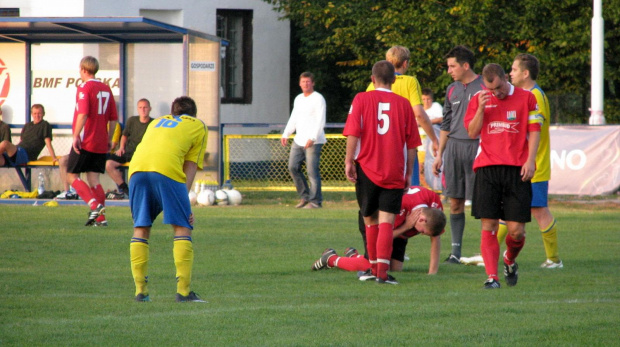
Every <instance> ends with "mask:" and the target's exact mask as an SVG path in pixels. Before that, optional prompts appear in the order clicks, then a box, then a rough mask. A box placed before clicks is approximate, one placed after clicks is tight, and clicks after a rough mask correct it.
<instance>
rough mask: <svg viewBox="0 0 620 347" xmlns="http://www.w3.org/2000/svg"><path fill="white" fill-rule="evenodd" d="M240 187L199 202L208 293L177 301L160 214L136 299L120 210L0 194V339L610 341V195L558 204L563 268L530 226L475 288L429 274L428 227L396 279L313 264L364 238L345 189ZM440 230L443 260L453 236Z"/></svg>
mask: <svg viewBox="0 0 620 347" xmlns="http://www.w3.org/2000/svg"><path fill="white" fill-rule="evenodd" d="M243 194H244V204H243V205H241V206H237V207H233V206H226V207H202V208H195V209H194V213H195V216H196V228H195V230H194V238H193V239H194V241H193V242H194V251H195V262H194V268H193V281H192V289H193V290H195V291H196V292H197V293H199V294H200V295H201V296H202V297H203V298H204V299H206V300H207V301H208V303H206V304H195V303H185V304H177V303H175V302H174V291H175V279H174V276H175V269H174V264H173V259H172V242H173V238H172V231H171V228H170V226H168V225H163V224H162V223H161V218H162V216H160V217H159V218H158V219H157V220H156V221H155V223H154V225H153V230H152V233H151V238H150V240H149V241H150V242H149V244H150V263H149V287H150V294H151V300H152V302H150V303H136V302H134V301H133V294H134V286H133V281H132V278H131V271H130V262H129V241H130V238H131V235H132V222H131V213H130V211H129V208H128V207H109V208H108V212H107V217H108V220H109V222H110V226H109V227H107V228H87V227H84V226H83V223H84V221H85V219H86V213H85V210H86V209H87V208H86V207H84V206H60V207H56V208H47V207H41V206H38V207H34V206H31V205H1V206H0V211H1V212H0V215H1V216H2V223H1V224H0V291H1V293H2V294H1V295H0V312H2V314H0V345H2V346H194V345H207V346H454V345H465V346H472V345H474V346H479V345H485V346H499V345H516V346H575V345H578V346H612V345H617V336H618V332H617V327H618V325H619V324H620V295H619V292H618V252H617V245H618V244H619V242H620V233H618V230H617V220H618V218H617V211H618V203H617V199H616V202H615V204H614V203H611V202H606V201H604V200H601V201H598V200H597V201H592V202H590V203H588V204H585V205H579V204H574V203H570V202H560V203H558V202H554V203H552V205H551V209H552V211H553V213H554V215H555V217H556V218H557V219H558V228H559V229H558V233H559V242H560V245H559V246H560V255H561V257H562V260H563V261H564V264H565V268H564V269H561V270H551V271H550V270H545V269H541V268H539V264H540V263H541V262H542V261H543V260H544V251H543V246H542V241H541V237H540V232H539V231H538V230H537V227H536V226H535V225H532V224H528V226H527V228H528V230H527V232H528V234H527V236H528V239H527V242H526V245H525V248H524V249H523V251H522V252H521V254H520V255H519V259H518V260H519V274H520V279H519V284H518V285H517V286H516V287H514V288H509V287H507V286H504V287H502V288H501V289H499V290H494V291H485V290H482V289H481V286H482V282H483V281H484V279H485V277H486V276H485V274H484V271H483V270H482V268H479V267H466V266H453V265H445V264H441V265H440V268H439V273H438V274H437V275H433V276H429V275H426V271H427V269H428V256H429V244H430V243H429V241H428V238H426V237H423V236H418V237H415V238H413V239H411V241H410V242H409V245H408V248H407V254H408V255H409V257H410V258H411V260H410V261H406V262H405V264H404V271H403V272H401V273H395V274H394V275H395V277H396V278H397V279H398V280H399V282H400V283H401V284H400V285H398V286H387V287H386V286H379V285H376V284H374V283H362V282H360V281H358V280H357V279H356V277H355V274H353V273H348V272H345V271H341V270H337V269H330V270H323V271H318V272H312V271H310V265H311V264H312V262H314V261H315V260H316V259H317V258H318V257H319V256H320V254H321V252H322V251H323V249H324V248H325V247H335V248H336V249H337V251H339V252H342V251H343V250H344V248H345V247H347V246H353V247H357V248H358V249H360V248H362V243H361V238H360V236H359V233H358V231H357V207H356V202H355V197H354V194H353V193H351V192H325V194H324V195H325V202H324V206H325V207H324V208H323V209H320V210H299V209H295V208H293V205H294V204H295V202H296V200H297V199H296V195H295V193H292V192H247V193H246V192H243ZM567 201H571V200H567ZM467 218H468V220H467V223H466V232H465V236H464V240H463V252H464V253H463V254H464V255H466V256H471V255H473V254H475V253H478V252H479V242H480V236H479V235H480V222H479V221H474V220H472V219H471V217H469V216H468V217H467ZM442 239H443V242H442V243H443V245H442V250H443V251H442V255H443V256H444V257H445V256H446V255H447V254H448V252H449V249H450V242H449V240H450V233H449V231H448V232H447V233H445V234H444V235H443V236H442ZM502 282H503V279H502ZM502 284H503V283H502Z"/></svg>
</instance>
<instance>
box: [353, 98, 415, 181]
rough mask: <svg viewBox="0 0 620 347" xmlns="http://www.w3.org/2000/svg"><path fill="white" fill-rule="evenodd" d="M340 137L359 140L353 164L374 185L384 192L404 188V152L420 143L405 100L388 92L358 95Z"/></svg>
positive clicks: (408, 104) (413, 119)
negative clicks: (352, 137)
mask: <svg viewBox="0 0 620 347" xmlns="http://www.w3.org/2000/svg"><path fill="white" fill-rule="evenodd" d="M343 135H344V136H355V137H357V138H358V139H359V142H358V144H357V150H356V155H355V161H356V162H357V163H358V165H360V166H361V168H362V170H363V171H364V174H366V176H367V177H368V178H369V179H370V180H371V181H372V182H373V183H374V184H376V185H378V186H380V187H383V188H387V189H398V188H405V187H406V182H405V164H406V162H405V158H406V153H407V152H406V151H407V149H410V148H416V147H417V146H419V145H421V143H422V142H421V141H420V134H419V133H418V124H417V122H416V120H415V116H414V114H413V109H412V108H411V104H410V103H409V101H408V100H407V99H405V98H403V97H402V96H399V95H396V94H394V93H392V92H391V91H390V90H388V89H378V90H373V91H370V92H362V93H358V94H357V95H356V96H355V98H354V99H353V103H352V105H351V109H350V110H349V116H348V117H347V122H346V124H345V126H344V131H343Z"/></svg>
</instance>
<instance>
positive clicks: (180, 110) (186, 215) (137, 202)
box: [129, 96, 207, 302]
mask: <svg viewBox="0 0 620 347" xmlns="http://www.w3.org/2000/svg"><path fill="white" fill-rule="evenodd" d="M196 113H197V109H196V103H195V102H194V100H192V99H191V98H190V97H187V96H182V97H179V98H177V99H175V100H174V102H173V103H172V109H171V115H168V116H163V117H159V118H157V119H155V120H153V121H152V122H151V124H150V125H149V127H148V128H147V130H146V132H145V134H144V137H143V138H142V142H140V144H139V145H138V147H137V148H136V151H135V153H134V155H133V158H132V160H131V164H130V165H129V204H130V206H131V214H132V216H133V220H134V233H133V237H132V238H131V243H130V247H129V253H130V257H131V272H132V275H133V278H134V283H135V285H136V292H135V295H136V296H135V300H136V301H140V302H144V301H150V297H149V291H148V287H147V282H148V276H147V269H148V260H149V242H148V240H149V236H150V233H151V226H152V224H153V221H154V220H155V218H156V217H157V216H158V215H159V214H160V213H161V212H162V211H163V212H164V224H171V225H172V228H173V230H174V245H173V256H174V265H175V267H176V279H177V293H176V301H177V302H188V301H189V302H204V301H203V300H202V299H200V297H199V296H198V295H197V294H196V293H194V292H193V291H190V288H189V287H190V282H191V274H192V265H193V263H194V250H193V246H192V230H193V224H194V216H193V214H192V210H191V205H190V202H189V197H188V192H189V190H190V188H191V186H192V183H193V181H194V177H195V176H196V171H197V170H198V169H202V162H203V159H204V155H205V150H206V145H207V127H206V126H205V124H204V123H203V122H202V121H201V120H199V119H197V118H196Z"/></svg>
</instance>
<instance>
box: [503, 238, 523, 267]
mask: <svg viewBox="0 0 620 347" xmlns="http://www.w3.org/2000/svg"><path fill="white" fill-rule="evenodd" d="M524 244H525V236H523V238H522V239H521V240H519V241H517V240H515V239H513V238H512V236H510V234H508V235H506V253H505V254H504V255H505V257H504V261H505V262H506V263H507V264H508V265H512V264H513V263H514V262H515V259H516V258H517V256H518V255H519V252H521V250H522V249H523V245H524Z"/></svg>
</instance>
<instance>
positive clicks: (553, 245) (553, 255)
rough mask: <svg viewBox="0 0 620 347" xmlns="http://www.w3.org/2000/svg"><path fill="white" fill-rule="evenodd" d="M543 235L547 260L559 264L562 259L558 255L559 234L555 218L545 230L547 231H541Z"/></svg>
mask: <svg viewBox="0 0 620 347" xmlns="http://www.w3.org/2000/svg"><path fill="white" fill-rule="evenodd" d="M540 232H541V233H542V234H541V235H542V239H543V244H544V245H545V253H546V254H547V259H549V260H551V261H553V262H554V263H557V262H559V261H560V257H559V254H558V233H557V227H556V223H555V218H554V219H553V221H552V222H551V224H549V225H548V226H547V228H545V230H541V231H540Z"/></svg>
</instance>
